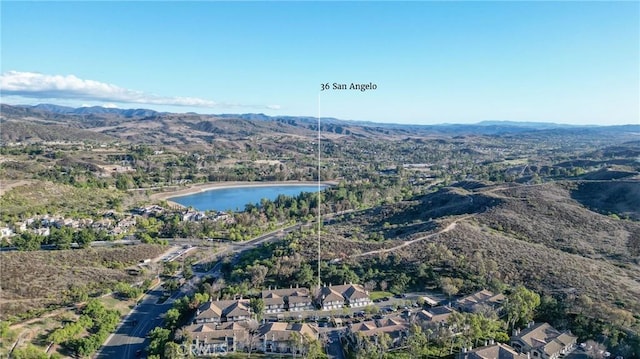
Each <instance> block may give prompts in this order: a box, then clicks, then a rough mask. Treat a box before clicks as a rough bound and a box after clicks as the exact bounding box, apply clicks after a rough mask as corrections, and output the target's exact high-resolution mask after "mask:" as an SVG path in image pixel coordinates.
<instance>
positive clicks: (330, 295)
mask: <svg viewBox="0 0 640 359" xmlns="http://www.w3.org/2000/svg"><path fill="white" fill-rule="evenodd" d="M316 299H317V302H318V303H319V304H320V307H321V308H322V310H331V309H339V308H342V307H343V306H345V305H346V306H349V307H351V308H357V307H365V306H367V305H370V304H372V301H371V298H369V292H368V291H366V290H365V289H364V287H363V286H361V285H359V284H344V285H334V286H332V285H329V286H328V287H326V286H325V287H322V288H321V289H320V294H319V295H318V297H317V298H316ZM341 301H342V302H341Z"/></svg>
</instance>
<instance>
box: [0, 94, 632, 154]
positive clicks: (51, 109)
mask: <svg viewBox="0 0 640 359" xmlns="http://www.w3.org/2000/svg"><path fill="white" fill-rule="evenodd" d="M0 118H1V119H2V120H3V121H4V122H3V124H2V126H3V127H5V126H11V127H7V129H11V131H12V135H11V136H9V135H8V134H7V132H9V131H6V130H3V131H2V141H17V140H26V139H29V140H30V141H34V142H35V141H38V140H41V141H52V140H56V141H60V140H66V141H77V140H78V139H81V138H82V136H83V135H85V136H87V139H89V140H98V141H109V140H112V138H118V139H120V140H123V141H127V142H132V143H144V144H147V145H174V146H179V145H198V144H209V143H211V142H212V141H220V140H239V139H243V140H247V139H249V138H251V137H253V136H267V137H272V136H283V135H284V136H292V137H297V136H303V137H315V135H317V130H318V128H317V127H318V124H317V119H316V118H313V117H304V116H298V117H295V116H273V117H272V116H266V115H263V114H221V115H201V114H195V113H185V114H178V113H164V112H157V111H153V110H147V109H114V108H103V107H81V108H70V107H64V106H57V105H48V104H41V105H36V106H11V105H7V104H0ZM15 122H20V124H22V126H18V125H17V124H16V123H15ZM31 124H38V125H41V126H47V127H50V126H51V131H52V132H53V133H54V134H55V135H51V134H49V133H47V132H48V131H46V130H43V129H42V128H40V127H35V128H34V127H33V126H30V125H31ZM56 126H66V128H69V129H70V131H69V132H68V133H65V132H64V131H61V130H60V128H59V127H56ZM320 126H321V128H320V130H321V132H323V133H324V134H325V136H332V137H336V136H337V137H354V138H375V139H389V138H392V137H397V136H399V137H407V136H415V135H419V136H429V135H439V136H456V135H473V136H477V135H487V136H503V135H504V136H520V135H522V134H527V135H529V136H538V137H540V138H545V139H546V138H549V137H559V136H575V137H577V138H589V139H590V140H593V138H594V136H595V137H599V138H601V140H602V141H606V140H608V139H611V138H616V139H618V140H619V139H628V140H633V139H636V138H637V136H635V135H634V134H635V133H638V132H640V126H635V125H628V126H609V127H596V126H590V127H589V126H587V127H584V126H567V125H559V124H550V123H518V122H509V121H497V122H489V123H478V124H469V125H460V124H441V125H402V124H381V123H373V122H366V121H347V120H339V119H335V118H322V121H321V125H320ZM3 129H4V128H3ZM77 129H83V130H91V131H92V132H95V133H98V134H101V135H107V136H108V137H96V136H98V135H89V134H88V133H87V132H78V130H77Z"/></svg>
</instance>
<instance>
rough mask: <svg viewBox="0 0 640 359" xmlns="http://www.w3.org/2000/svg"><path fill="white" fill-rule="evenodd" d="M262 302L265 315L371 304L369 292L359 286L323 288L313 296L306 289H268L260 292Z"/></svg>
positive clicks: (348, 285)
mask: <svg viewBox="0 0 640 359" xmlns="http://www.w3.org/2000/svg"><path fill="white" fill-rule="evenodd" d="M262 300H263V301H264V304H265V313H281V312H286V311H289V312H298V311H304V310H313V309H315V308H321V309H322V310H334V309H341V308H344V307H350V308H358V307H365V306H367V305H370V304H372V301H371V298H369V292H368V291H366V290H365V289H364V287H363V286H361V285H359V284H344V285H335V286H334V285H329V286H324V287H321V288H320V290H319V291H318V292H317V293H316V294H315V295H314V294H313V293H311V291H310V290H309V289H308V288H299V287H296V288H288V289H286V288H285V289H271V288H269V289H267V290H263V291H262ZM314 303H315V305H314ZM316 305H317V307H316Z"/></svg>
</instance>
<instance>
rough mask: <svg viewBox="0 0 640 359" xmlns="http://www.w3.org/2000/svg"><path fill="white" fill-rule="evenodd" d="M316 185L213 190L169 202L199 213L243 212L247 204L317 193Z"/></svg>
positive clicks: (260, 186) (322, 187) (322, 186)
mask: <svg viewBox="0 0 640 359" xmlns="http://www.w3.org/2000/svg"><path fill="white" fill-rule="evenodd" d="M327 187H328V186H327V185H320V189H325V188H327ZM317 191H318V185H302V184H300V185H298V184H289V185H256V186H238V187H224V188H214V189H210V190H206V191H203V192H198V193H194V194H189V195H185V196H178V197H171V198H169V200H170V201H172V202H175V203H179V204H181V205H183V206H186V207H193V208H195V209H197V210H199V211H209V210H216V211H227V210H232V211H236V212H239V211H244V208H245V205H246V204H248V203H260V200H261V199H263V198H267V199H270V200H272V201H273V200H275V199H276V198H277V197H278V195H281V194H283V195H285V196H289V197H296V196H298V195H299V194H300V193H302V192H317Z"/></svg>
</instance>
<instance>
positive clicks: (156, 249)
mask: <svg viewBox="0 0 640 359" xmlns="http://www.w3.org/2000/svg"><path fill="white" fill-rule="evenodd" d="M166 249H167V248H166V247H163V246H159V245H151V244H141V245H136V246H131V247H126V248H88V249H74V250H60V251H34V252H3V253H0V269H2V270H1V271H0V282H2V292H0V293H1V294H0V313H1V315H2V319H6V318H8V317H10V316H12V315H23V314H25V313H26V312H28V311H35V312H38V311H41V310H43V309H45V308H47V307H49V306H52V307H56V306H60V305H63V304H66V303H73V302H74V298H75V297H76V296H78V295H79V293H86V294H90V295H95V294H101V293H105V292H109V288H110V287H111V286H113V285H114V284H115V283H116V282H118V281H125V282H129V283H134V282H138V281H142V280H143V279H145V278H143V277H140V276H131V275H128V274H127V272H126V270H125V268H127V267H129V266H133V265H136V264H137V263H139V262H140V261H141V260H144V259H146V258H150V257H155V256H158V255H160V254H161V253H163V252H164V251H165V250H166ZM25 264H26V265H28V267H29V270H27V271H25ZM150 276H151V277H152V276H153V273H152V274H151V275H150ZM148 277H149V276H148ZM25 283H28V285H25ZM76 300H77V298H76Z"/></svg>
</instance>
